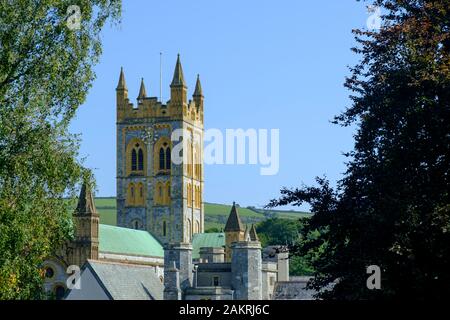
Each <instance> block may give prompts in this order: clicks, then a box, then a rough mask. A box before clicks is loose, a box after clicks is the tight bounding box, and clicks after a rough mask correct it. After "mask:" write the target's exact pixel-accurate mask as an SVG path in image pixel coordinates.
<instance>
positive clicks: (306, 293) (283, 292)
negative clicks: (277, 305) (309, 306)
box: [273, 277, 334, 300]
mask: <svg viewBox="0 0 450 320" xmlns="http://www.w3.org/2000/svg"><path fill="white" fill-rule="evenodd" d="M310 279H311V277H290V281H279V282H277V283H275V288H274V290H273V300H316V299H317V298H315V297H314V296H315V295H316V294H317V293H318V291H316V290H312V289H307V288H306V285H307V283H308V281H309V280H310ZM333 287H334V283H331V284H329V285H328V286H327V287H326V288H325V289H323V290H331V289H333Z"/></svg>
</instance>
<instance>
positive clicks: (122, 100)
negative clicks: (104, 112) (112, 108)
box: [116, 67, 128, 120]
mask: <svg viewBox="0 0 450 320" xmlns="http://www.w3.org/2000/svg"><path fill="white" fill-rule="evenodd" d="M127 106H128V88H127V84H126V82H125V74H124V72H123V68H122V67H121V68H120V75H119V83H118V84H117V87H116V107H117V119H118V120H119V119H121V118H122V116H123V114H124V112H125V109H126V107H127Z"/></svg>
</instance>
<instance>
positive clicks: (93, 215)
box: [68, 183, 100, 267]
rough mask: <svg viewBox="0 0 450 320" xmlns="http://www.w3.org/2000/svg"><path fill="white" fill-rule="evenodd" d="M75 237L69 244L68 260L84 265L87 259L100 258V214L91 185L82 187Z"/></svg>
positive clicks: (76, 211)
mask: <svg viewBox="0 0 450 320" xmlns="http://www.w3.org/2000/svg"><path fill="white" fill-rule="evenodd" d="M73 216H74V222H75V239H74V240H73V241H71V243H70V244H69V248H70V250H69V252H70V253H69V254H68V262H69V264H74V265H78V266H80V267H81V266H82V265H83V264H84V263H85V262H86V260H88V259H94V260H98V245H99V241H98V229H99V220H100V217H99V214H98V212H97V209H96V208H95V204H94V197H93V196H92V192H91V189H90V187H89V186H88V185H87V184H86V183H84V184H83V186H82V187H81V191H80V197H79V198H78V205H77V208H76V210H75V212H74V215H73Z"/></svg>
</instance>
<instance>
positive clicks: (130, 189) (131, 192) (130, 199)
mask: <svg viewBox="0 0 450 320" xmlns="http://www.w3.org/2000/svg"><path fill="white" fill-rule="evenodd" d="M135 201H136V186H135V184H134V183H133V182H130V183H129V184H128V186H127V198H126V201H125V202H126V205H127V206H134V205H135Z"/></svg>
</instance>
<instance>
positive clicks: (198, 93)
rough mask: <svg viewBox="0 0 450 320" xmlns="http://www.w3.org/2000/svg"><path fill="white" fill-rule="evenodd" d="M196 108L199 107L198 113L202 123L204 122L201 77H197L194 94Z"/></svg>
mask: <svg viewBox="0 0 450 320" xmlns="http://www.w3.org/2000/svg"><path fill="white" fill-rule="evenodd" d="M192 97H193V99H194V102H195V106H196V107H197V112H198V114H199V116H200V121H201V122H203V98H204V97H203V90H202V84H201V83H200V75H197V82H196V83H195V90H194V94H193V95H192Z"/></svg>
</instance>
